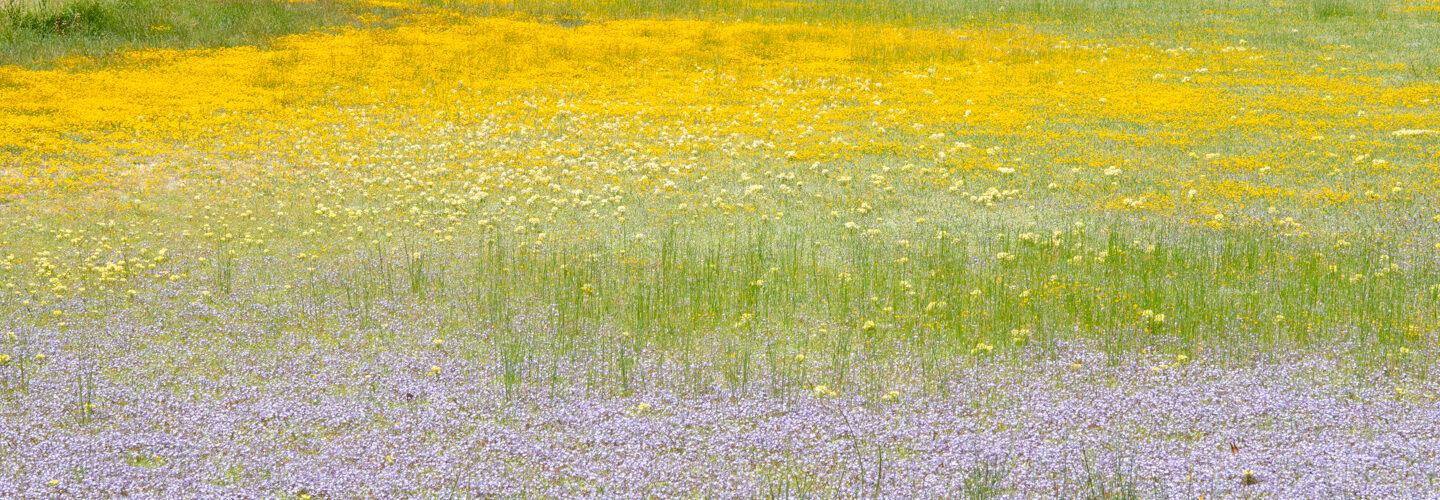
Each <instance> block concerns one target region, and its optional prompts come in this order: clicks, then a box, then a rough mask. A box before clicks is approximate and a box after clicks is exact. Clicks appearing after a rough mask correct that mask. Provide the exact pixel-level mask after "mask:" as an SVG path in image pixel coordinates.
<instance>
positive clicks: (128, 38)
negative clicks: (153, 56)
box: [0, 0, 377, 68]
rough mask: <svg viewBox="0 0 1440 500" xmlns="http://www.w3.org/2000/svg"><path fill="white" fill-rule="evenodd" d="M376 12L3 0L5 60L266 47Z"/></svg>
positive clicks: (169, 1)
mask: <svg viewBox="0 0 1440 500" xmlns="http://www.w3.org/2000/svg"><path fill="white" fill-rule="evenodd" d="M374 10H377V9H376V8H372V7H368V6H358V5H354V4H347V3H342V2H335V1H327V0H320V1H315V2H285V1H278V0H227V1H181V0H0V65H19V66H25V67H32V68H33V67H48V66H54V65H55V64H56V63H57V62H58V61H60V60H62V59H69V58H73V57H82V58H100V57H103V56H105V55H107V54H111V53H114V52H117V51H120V50H125V49H136V48H177V49H185V48H200V47H229V46H238V45H264V44H265V43H266V42H267V41H268V40H270V39H273V38H275V37H278V36H283V35H287V34H292V33H300V32H306V31H311V30H315V29H320V28H326V27H333V26H340V25H350V24H356V23H359V22H360V21H361V19H362V15H363V14H366V13H371V11H374Z"/></svg>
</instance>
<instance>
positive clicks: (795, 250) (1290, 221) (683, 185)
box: [0, 0, 1440, 496]
mask: <svg viewBox="0 0 1440 500" xmlns="http://www.w3.org/2000/svg"><path fill="white" fill-rule="evenodd" d="M0 1H4V0H0ZM1437 53H1440V2H1435V1H1430V0H1400V1H1387V2H1381V1H1364V0H1351V1H1345V0H1315V1H1291V0H1233V1H1218V0H1217V1H1196V2H1186V3H1184V4H1183V5H1182V4H1177V3H1175V2H1158V1H1142V0H1087V1H1081V0H1073V1H1071V0H1010V1H999V2H982V1H973V0H962V1H941V0H906V1H900V2H875V1H852V0H839V1H823V2H819V1H797V2H782V1H769V0H750V1H741V0H706V1H656V0H611V1H600V0H594V1H590V0H575V1H563V0H507V1H494V2H486V1H479V0H477V1H411V0H395V1H371V2H361V1H355V2H349V1H339V0H318V1H314V2H271V1H262V0H236V1H215V2H164V1H159V0H79V1H67V2H43V1H27V0H20V1H18V2H16V1H14V0H10V3H9V4H8V5H7V6H5V7H3V8H0V63H5V64H8V65H6V66H0V221H3V224H0V295H3V296H0V318H5V319H4V320H3V321H4V322H5V323H6V324H4V325H0V331H3V330H15V331H22V330H23V331H25V332H31V333H30V336H31V337H35V336H48V337H50V339H49V340H46V341H44V345H46V346H48V349H49V351H48V352H44V354H46V355H48V356H52V357H54V356H59V355H63V354H64V353H71V354H70V355H72V356H78V354H75V353H80V352H88V351H87V349H90V347H87V346H91V345H97V343H98V345H111V344H109V343H107V342H118V341H116V340H114V338H116V337H117V336H118V337H119V338H124V339H125V340H124V341H123V342H122V344H127V345H128V344H133V345H138V346H152V347H147V349H151V350H153V352H151V353H150V356H151V357H149V358H143V359H142V360H141V361H134V360H130V361H127V362H126V363H131V364H125V363H116V364H115V365H113V366H100V367H99V368H98V370H100V371H101V372H102V374H103V375H104V377H108V378H102V383H103V382H104V381H105V380H111V381H114V382H113V383H116V384H143V383H146V382H145V381H153V380H154V378H155V377H162V376H163V377H177V376H178V377H196V378H204V377H206V376H209V375H207V374H210V373H214V372H225V373H244V374H249V375H247V376H250V377H266V376H267V375H261V373H270V372H269V371H265V370H271V368H266V369H265V370H260V369H258V368H256V367H257V366H262V365H263V366H265V367H273V366H276V365H283V366H288V367H291V368H285V369H284V370H292V371H293V373H295V374H301V373H303V374H307V375H309V376H312V377H313V376H314V375H316V374H319V375H321V377H322V378H323V377H325V374H327V373H332V371H334V372H343V373H353V374H364V376H365V379H364V380H367V381H368V380H369V376H370V373H374V374H375V375H376V376H377V377H378V376H380V375H381V374H385V373H391V372H397V373H408V374H409V375H413V376H414V377H425V378H428V379H435V380H437V381H439V380H444V379H445V377H447V376H449V375H450V374H451V373H452V372H454V371H460V372H466V370H469V369H470V368H467V367H484V369H481V368H475V370H478V371H476V372H475V374H476V376H480V375H483V377H481V380H477V381H472V382H474V383H480V384H482V385H486V386H487V387H495V388H499V389H497V390H502V391H503V394H504V395H505V396H506V397H507V398H509V397H523V396H522V395H523V394H525V393H527V392H532V391H542V390H543V391H548V392H546V393H547V394H552V397H553V394H556V393H566V391H565V390H560V389H556V388H557V387H560V388H570V389H569V390H572V391H575V393H577V394H579V393H583V394H586V395H590V394H605V395H608V396H613V397H622V398H629V397H635V396H637V395H641V394H644V393H646V392H647V391H654V390H658V389H655V388H656V387H664V388H666V389H665V390H674V391H680V392H682V393H687V394H689V393H705V392H707V391H716V390H722V391H732V392H727V394H733V395H735V397H742V398H743V397H747V395H749V394H751V392H750V391H756V393H757V394H758V392H759V391H762V390H763V391H767V392H765V394H768V395H770V396H773V397H779V398H786V399H795V398H799V399H806V398H809V399H821V400H824V399H826V398H834V397H840V398H845V397H858V398H862V399H865V400H867V401H871V402H872V403H874V404H883V402H888V401H892V400H899V399H901V397H900V392H899V391H895V390H894V389H900V388H901V387H900V386H901V385H906V387H909V389H908V391H909V392H907V394H924V395H927V396H930V395H936V394H945V393H946V392H947V391H949V390H951V389H949V388H948V386H947V385H946V382H945V381H947V380H953V377H954V376H955V374H958V373H962V372H964V371H965V370H970V369H974V368H975V367H977V366H991V365H995V366H1007V365H1024V364H1026V363H1034V362H1037V361H1035V360H1041V359H1049V360H1058V361H1060V362H1062V363H1063V365H1064V366H1069V365H1070V364H1071V363H1076V364H1077V366H1078V364H1080V363H1081V362H1082V361H1081V360H1079V359H1071V358H1070V356H1071V353H1072V352H1074V350H1075V349H1081V350H1086V351H1087V352H1097V353H1101V354H1102V356H1101V358H1100V359H1103V360H1107V361H1108V362H1109V363H1110V364H1111V365H1112V366H1121V365H1124V364H1126V363H1131V362H1137V361H1135V360H1140V361H1138V362H1139V363H1140V364H1142V365H1143V366H1144V368H1145V370H1144V372H1145V374H1146V376H1164V374H1165V373H1166V372H1167V371H1168V370H1186V369H1191V368H1189V367H1190V365H1191V364H1195V363H1203V364H1207V365H1211V366H1241V365H1246V366H1249V365H1247V364H1249V363H1255V362H1257V360H1259V361H1264V360H1285V359H1290V358H1292V357H1294V356H1296V355H1297V353H1300V354H1299V355H1303V354H1304V353H1311V354H1314V355H1319V356H1326V357H1331V358H1342V359H1345V360H1347V361H1346V362H1347V363H1355V364H1358V365H1360V366H1364V367H1372V368H1376V369H1380V370H1383V373H1385V374H1386V376H1392V377H1398V378H1396V379H1395V380H1396V381H1395V382H1394V383H1393V384H1391V385H1394V386H1396V387H1397V388H1396V389H1394V391H1395V392H1398V393H1399V394H1400V396H1397V397H1398V398H1400V399H1406V398H1411V399H1414V400H1416V401H1422V400H1423V401H1429V400H1426V399H1424V398H1432V396H1430V395H1429V394H1428V393H1424V391H1423V390H1421V389H1417V387H1426V386H1425V385H1424V384H1426V383H1428V382H1415V380H1428V376H1429V374H1430V368H1431V366H1433V363H1432V362H1430V361H1429V359H1431V358H1433V355H1434V353H1435V352H1436V348H1437V341H1440V112H1437V107H1440V58H1437V56H1436V54H1437ZM124 325H149V326H145V327H140V326H136V327H135V328H133V329H127V328H126V327H125V326H124ZM11 338H12V339H18V338H19V337H16V336H12V337H11ZM96 338H104V339H109V340H103V341H100V340H96ZM0 341H3V339H0ZM26 342H29V343H25V344H22V343H21V342H20V340H14V341H13V342H11V343H4V344H0V348H4V349H8V350H6V351H0V356H4V355H13V356H17V359H28V358H25V356H27V355H28V356H31V357H33V352H32V351H26V349H32V350H34V349H40V350H42V351H43V350H44V349H43V348H41V347H35V346H34V343H35V342H37V341H36V340H34V339H33V338H32V339H31V340H28V341H26ZM167 343H184V344H185V345H186V347H185V348H184V350H183V354H181V353H178V351H171V350H166V349H158V348H156V347H153V346H157V345H164V344H167ZM22 345H24V346H28V347H24V348H22V347H21V346H22ZM417 346H418V347H417ZM12 351H13V352H12ZM22 351H23V352H22ZM341 352H343V353H345V354H344V355H343V356H339V357H334V358H333V359H331V358H329V357H326V356H331V355H334V354H335V353H341ZM321 353H329V354H323V355H322V354H321ZM404 353H419V354H415V355H414V356H411V355H409V354H404ZM397 356H398V357H399V358H402V359H404V361H397ZM315 357H320V358H325V359H331V361H332V362H334V363H335V364H336V365H333V366H332V365H325V366H316V365H311V364H309V363H310V361H307V360H311V359H312V358H315ZM0 359H9V358H0ZM1087 359H1088V358H1087ZM6 363H8V364H6ZM167 363H168V364H169V365H168V366H166V367H165V368H163V369H162V368H156V367H157V366H164V365H166V364H167ZM407 363H408V364H407ZM566 363H571V364H575V365H577V366H579V368H575V369H566V368H563V367H561V366H562V365H565V364H566ZM1085 363H1089V362H1088V361H1086V362H1085ZM32 364H35V365H37V366H41V367H43V366H44V365H43V364H40V363H38V362H35V363H32ZM412 365H413V366H412ZM0 366H18V365H17V364H16V363H14V362H0ZM492 368H493V369H492ZM1015 369H1019V368H1015ZM33 370H34V368H33V367H32V371H33ZM372 370H373V371H372ZM659 372H664V373H666V375H664V376H663V377H661V376H659V375H656V373H659ZM7 373H8V372H7ZM287 373H289V372H287ZM466 373H469V372H466ZM57 376H58V375H57ZM66 376H68V377H70V379H69V380H70V381H71V382H70V383H71V385H74V380H75V379H74V377H75V375H73V374H70V375H66ZM297 376H298V375H297ZM457 376H458V375H457ZM758 380H764V381H765V382H764V383H763V384H761V385H763V389H762V388H758V387H759V385H757V384H758V382H756V381H758ZM912 380H913V381H914V382H913V383H911V382H910V381H912ZM900 381H905V382H903V383H902V382H900ZM89 383H91V384H94V383H95V382H94V381H93V380H92V381H91V382H89ZM368 383H369V382H359V381H357V382H355V383H353V384H349V382H346V383H345V384H339V383H337V385H336V387H335V388H334V390H335V391H341V392H342V393H345V392H344V391H358V390H360V388H363V387H366V385H365V384H368ZM435 383H439V382H435ZM346 384H349V385H346ZM1387 384H1390V383H1388V382H1387ZM1407 384H1408V385H1413V387H1412V389H1408V391H1409V392H1407V389H1403V388H1400V387H1402V386H1406V385H1407ZM1414 384H1419V385H1414ZM19 387H20V386H19V385H17V384H11V385H7V386H5V390H6V391H9V393H8V394H12V397H18V396H14V394H18V392H19V391H21V389H20V388H19ZM1385 388H1386V390H1387V391H1388V390H1390V385H1385ZM102 392H103V391H102ZM347 394H348V393H347ZM1422 394H1423V395H1422ZM608 396H607V397H608ZM757 397H758V396H757ZM936 397H940V396H936ZM85 404H87V405H88V404H89V403H85ZM641 404H643V405H644V406H643V408H641V407H639V406H636V407H635V408H641V409H640V410H634V411H632V412H631V413H632V416H633V414H639V413H644V412H655V411H659V410H658V409H651V406H650V403H641ZM86 408H89V407H88V406H86ZM85 415H86V421H87V422H88V421H89V420H88V419H89V413H88V410H87V413H86V414H85ZM391 460H392V461H393V458H392V459H391ZM884 460H899V459H897V458H889V457H886V458H884ZM882 463H883V462H882ZM987 463H988V462H987ZM157 464H158V465H156V467H160V466H161V465H163V462H157ZM986 470H988V469H986ZM1237 470H1238V469H1237ZM1248 474H1249V472H1248V471H1247V476H1246V477H1251V476H1249V475H1248ZM241 475H244V474H241ZM801 475H802V476H804V474H801ZM805 477H810V476H805ZM817 477H818V476H817ZM812 479H813V478H812ZM808 480H809V479H807V481H808ZM1252 480H1253V478H1252ZM875 481H876V484H877V485H878V484H881V483H880V480H879V479H876V480H875ZM822 482H823V481H822ZM861 482H862V483H863V482H864V480H862V481H861ZM1231 482H1233V483H1234V484H1235V485H1237V486H1236V487H1241V486H1239V484H1240V483H1239V482H1236V481H1231ZM567 484H568V483H567ZM577 484H578V483H577ZM867 484H868V483H867ZM967 484H968V483H967ZM1007 484H1008V483H1007ZM1066 484H1070V483H1066ZM1267 484H1272V485H1273V483H1266V482H1259V485H1260V486H1258V487H1271V486H1266V485H1267ZM572 486H574V485H568V486H565V487H567V488H569V487H572ZM1071 486H1073V484H1072V485H1071ZM1244 486H1245V487H1248V486H1250V483H1246V484H1245V485H1244ZM574 487H578V486H574ZM1274 487H1277V488H1278V487H1280V486H1278V485H1275V486H1274ZM875 488H876V491H877V492H878V491H879V486H876V487H875ZM1007 488H1019V489H1010V490H1005V489H1004V488H1002V490H1004V491H1011V492H1012V493H1013V492H1016V491H1030V490H1025V489H1024V488H1022V487H1020V486H1007ZM1166 488H1167V491H1181V492H1183V491H1184V490H1175V489H1168V488H1171V487H1170V486H1166ZM301 491H304V490H301ZM337 491H346V490H343V489H341V490H337ZM556 491H572V492H578V491H579V490H556ZM1276 491H1278V492H1282V493H1283V492H1284V491H1290V490H1276ZM1307 491H1308V490H1307ZM652 492H653V491H652ZM1290 493H1293V494H1299V493H1298V492H1297V491H1290ZM1037 494H1039V493H1037ZM341 496H345V495H343V494H341Z"/></svg>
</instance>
